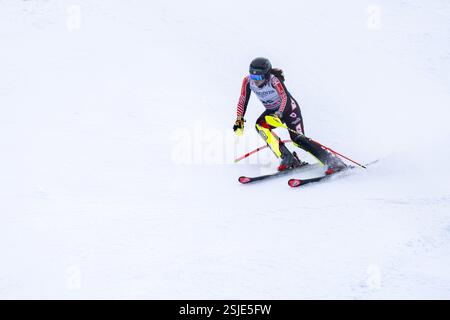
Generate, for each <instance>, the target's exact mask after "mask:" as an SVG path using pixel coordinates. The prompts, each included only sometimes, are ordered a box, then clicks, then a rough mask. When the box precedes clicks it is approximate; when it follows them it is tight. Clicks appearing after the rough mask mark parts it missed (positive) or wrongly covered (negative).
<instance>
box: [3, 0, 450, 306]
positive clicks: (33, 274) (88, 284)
mask: <svg viewBox="0 0 450 320" xmlns="http://www.w3.org/2000/svg"><path fill="white" fill-rule="evenodd" d="M449 16H450V2H449V1H448V0H430V1H420V0H402V1H400V0H396V1H391V0H389V1H388V0H377V1H366V0H342V1H331V0H327V1H325V0H318V1H293V0H290V1H283V0H280V1H276V2H273V1H266V0H259V1H220V2H218V1H206V0H193V1H162V0H152V1H144V0H127V1H124V0H89V1H88V0H75V1H73V0H70V1H67V0H29V1H19V0H0V115H1V116H0V152H1V157H0V177H1V180H0V219H1V220H0V253H1V255H0V298H3V299H15V298H26V299H52V298H58V299H96V298H104V299H416V298H421V299H435V298H436V299H449V298H450V187H449V185H450V184H449V181H450V170H449V168H447V167H448V164H449V162H450V150H449V149H450V148H449V147H450V143H449V142H450V129H449V126H448V121H449V119H450V109H449V108H450V90H449V88H450V19H449ZM257 56H266V57H269V58H270V59H271V60H272V62H273V64H274V65H275V66H278V67H281V68H283V69H284V70H285V74H286V77H287V80H286V85H287V87H288V89H289V90H290V92H291V93H292V94H293V95H294V97H296V98H297V100H299V101H300V104H301V108H302V112H303V117H304V122H305V127H306V133H307V135H308V136H310V137H312V138H314V139H315V140H318V141H320V142H322V143H323V144H325V145H328V146H330V147H332V148H333V149H336V150H337V151H339V152H341V153H343V154H345V155H348V156H350V157H352V158H354V159H356V160H357V161H360V162H363V163H366V162H370V161H372V160H375V159H380V161H379V162H378V163H376V164H374V165H372V166H370V167H369V169H368V170H362V169H358V170H352V171H351V172H349V173H348V174H344V175H343V176H340V177H339V176H336V177H333V178H332V179H330V180H328V181H324V182H321V183H318V184H313V185H310V186H308V187H305V188H302V189H291V188H289V187H288V185H287V177H283V178H280V179H276V180H271V181H267V182H264V183H259V184H255V185H240V184H239V183H238V182H237V178H238V177H239V176H240V175H256V174H260V173H262V172H269V171H271V170H273V168H275V167H276V165H277V160H276V159H275V157H274V156H273V155H272V154H271V153H270V151H269V150H267V149H266V150H264V151H261V152H260V154H259V155H258V156H254V157H252V158H249V159H248V160H245V161H243V162H242V163H239V164H234V163H233V159H234V157H235V156H238V155H241V154H243V153H244V152H247V151H250V150H252V149H254V148H256V147H258V146H260V145H263V144H264V143H263V141H262V140H261V139H260V138H259V137H257V134H256V132H255V130H254V128H253V123H254V121H255V120H256V118H257V116H258V115H259V114H260V113H261V112H262V111H263V107H262V105H261V104H260V103H259V102H258V101H257V99H256V98H255V97H254V96H253V97H252V98H251V100H250V104H249V107H248V112H247V115H246V119H247V122H246V130H245V135H244V137H242V138H239V139H237V138H235V137H234V135H233V132H232V130H231V127H232V126H233V123H234V120H235V115H236V104H237V101H238V98H239V93H240V86H241V81H242V78H243V77H244V76H245V75H246V73H247V70H248V64H249V62H250V61H251V60H252V59H253V58H255V57H257ZM278 131H279V133H280V135H281V136H283V137H287V136H288V135H287V134H286V133H285V132H283V131H282V130H278ZM290 147H291V148H293V147H292V146H290ZM302 156H304V157H305V158H307V155H305V154H303V155H302ZM291 176H295V174H292V175H290V176H289V177H291Z"/></svg>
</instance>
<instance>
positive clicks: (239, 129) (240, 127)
mask: <svg viewBox="0 0 450 320" xmlns="http://www.w3.org/2000/svg"><path fill="white" fill-rule="evenodd" d="M244 122H245V120H244V119H243V118H242V117H238V118H237V119H236V122H235V123H234V126H233V130H234V132H235V133H236V134H237V135H238V136H240V135H242V133H243V132H244Z"/></svg>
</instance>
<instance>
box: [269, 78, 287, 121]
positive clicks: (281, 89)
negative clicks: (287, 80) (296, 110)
mask: <svg viewBox="0 0 450 320" xmlns="http://www.w3.org/2000/svg"><path fill="white" fill-rule="evenodd" d="M272 86H273V87H274V88H275V90H277V92H278V94H279V95H280V97H281V104H280V108H278V110H277V112H276V114H277V115H278V116H279V117H280V118H281V116H282V115H283V112H284V109H285V108H286V104H287V100H288V99H287V98H288V96H287V89H286V86H285V85H284V83H283V82H281V81H280V80H279V79H278V78H277V77H273V78H272Z"/></svg>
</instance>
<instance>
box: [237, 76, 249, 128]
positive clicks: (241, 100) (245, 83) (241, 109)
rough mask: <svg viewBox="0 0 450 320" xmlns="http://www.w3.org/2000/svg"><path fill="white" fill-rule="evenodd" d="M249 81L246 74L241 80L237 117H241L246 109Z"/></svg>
mask: <svg viewBox="0 0 450 320" xmlns="http://www.w3.org/2000/svg"><path fill="white" fill-rule="evenodd" d="M250 93H251V91H250V83H249V79H248V76H247V77H245V78H244V80H243V81H242V88H241V96H240V97H239V102H238V106H237V119H242V118H244V116H245V112H246V111H247V105H248V101H249V99H250Z"/></svg>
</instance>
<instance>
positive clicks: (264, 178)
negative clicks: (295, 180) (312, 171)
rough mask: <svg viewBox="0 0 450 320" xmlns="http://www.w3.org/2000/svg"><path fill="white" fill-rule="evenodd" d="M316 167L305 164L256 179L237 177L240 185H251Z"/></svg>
mask: <svg viewBox="0 0 450 320" xmlns="http://www.w3.org/2000/svg"><path fill="white" fill-rule="evenodd" d="M316 167H317V165H315V164H309V163H305V164H303V165H301V166H299V167H295V168H292V169H287V170H284V171H277V172H274V173H269V174H265V175H261V176H256V177H247V176H241V177H239V179H238V181H239V182H240V183H242V184H248V183H252V182H256V181H262V180H267V179H270V178H275V177H278V176H282V175H285V174H287V173H290V172H292V171H296V170H300V169H307V168H316Z"/></svg>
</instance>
